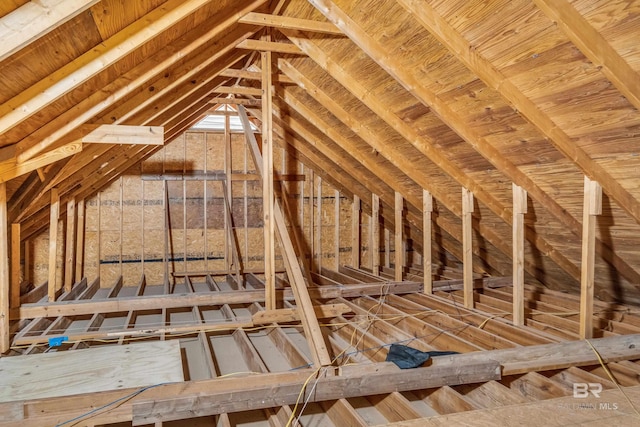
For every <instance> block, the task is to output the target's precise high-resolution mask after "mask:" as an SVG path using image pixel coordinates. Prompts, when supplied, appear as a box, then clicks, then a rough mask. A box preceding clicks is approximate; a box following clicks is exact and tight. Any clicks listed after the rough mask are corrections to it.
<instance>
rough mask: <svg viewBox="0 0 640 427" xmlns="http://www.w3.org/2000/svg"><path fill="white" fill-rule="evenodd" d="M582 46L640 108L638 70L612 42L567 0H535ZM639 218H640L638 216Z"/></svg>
mask: <svg viewBox="0 0 640 427" xmlns="http://www.w3.org/2000/svg"><path fill="white" fill-rule="evenodd" d="M533 2H534V3H535V4H536V6H538V8H539V9H540V10H541V11H542V12H544V13H545V14H546V15H547V16H548V17H549V18H550V19H552V20H553V21H554V22H555V23H556V24H557V25H558V26H559V27H560V29H562V31H563V32H564V33H565V34H566V35H567V37H569V39H570V40H571V41H572V42H573V44H575V45H576V46H577V47H578V49H580V51H581V52H582V53H583V54H584V55H585V56H586V57H587V58H589V60H590V61H591V62H593V63H594V64H595V65H597V66H599V67H602V68H601V70H602V73H603V74H604V75H605V76H607V78H608V79H609V80H610V81H611V83H613V84H614V85H615V87H616V88H618V90H619V91H620V93H622V94H623V95H624V96H625V97H626V98H627V99H628V100H629V102H630V103H631V104H633V105H634V106H635V107H636V108H637V109H638V110H640V84H638V79H639V76H638V73H636V72H635V71H634V70H633V68H632V67H631V65H630V64H629V62H628V61H627V60H625V59H624V58H623V57H622V56H621V55H620V54H619V53H618V52H617V51H616V50H615V49H614V48H613V46H611V44H610V43H609V42H608V41H607V40H606V39H605V38H604V37H603V36H602V35H601V34H600V33H599V32H598V30H597V29H595V28H594V27H593V26H592V25H591V23H589V21H587V20H586V19H585V18H584V17H583V16H582V15H581V14H580V13H579V12H578V11H577V10H576V8H575V7H574V6H573V5H572V4H571V3H570V2H568V1H566V0H558V1H556V0H553V1H550V0H533ZM636 220H637V218H636Z"/></svg>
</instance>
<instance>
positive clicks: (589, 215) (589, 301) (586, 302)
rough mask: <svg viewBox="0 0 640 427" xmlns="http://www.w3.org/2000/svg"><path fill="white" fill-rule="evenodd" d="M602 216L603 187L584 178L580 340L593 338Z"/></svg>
mask: <svg viewBox="0 0 640 427" xmlns="http://www.w3.org/2000/svg"><path fill="white" fill-rule="evenodd" d="M601 214H602V187H601V186H600V184H599V183H598V182H596V181H592V180H590V179H589V178H588V177H586V176H585V177H584V201H583V213H582V223H583V225H582V227H583V231H582V262H581V271H582V274H581V276H580V338H581V339H584V338H592V337H593V293H594V292H593V291H594V282H595V277H594V273H595V242H596V217H597V216H598V215H601Z"/></svg>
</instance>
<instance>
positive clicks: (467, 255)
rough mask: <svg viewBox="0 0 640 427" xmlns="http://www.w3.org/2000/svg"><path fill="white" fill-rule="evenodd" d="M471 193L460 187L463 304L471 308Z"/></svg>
mask: <svg viewBox="0 0 640 427" xmlns="http://www.w3.org/2000/svg"><path fill="white" fill-rule="evenodd" d="M473 204H474V203H473V193H472V192H471V191H469V190H467V189H466V188H464V187H462V251H463V258H462V264H463V266H462V268H463V280H464V306H465V307H466V308H473V223H472V222H473V217H472V214H473Z"/></svg>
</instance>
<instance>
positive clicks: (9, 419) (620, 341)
mask: <svg viewBox="0 0 640 427" xmlns="http://www.w3.org/2000/svg"><path fill="white" fill-rule="evenodd" d="M639 339H640V336H639V335H623V336H615V337H608V338H599V339H593V340H591V344H593V346H594V347H595V348H596V349H597V351H598V353H599V354H600V355H601V356H602V358H603V360H604V361H605V363H611V362H615V361H621V360H635V359H638V358H640V346H638V345H637V342H638V340H639ZM492 361H495V363H497V364H499V365H502V371H503V372H502V375H509V374H508V373H517V372H527V371H526V369H531V370H538V371H545V370H554V369H561V368H562V367H569V366H589V365H597V364H599V361H598V358H597V355H596V354H595V352H594V351H593V350H592V349H591V347H590V346H589V344H587V342H586V341H575V342H562V343H554V344H544V345H537V346H530V347H518V348H511V349H505V350H492V351H482V352H471V353H465V354H459V355H452V356H442V357H435V358H432V359H431V362H432V365H430V366H428V367H422V368H417V369H410V370H405V371H401V370H400V369H398V368H396V367H395V365H393V364H391V363H389V362H384V363H374V364H369V365H354V366H346V367H343V368H341V369H340V370H339V371H338V372H335V371H328V372H329V373H337V374H339V376H335V377H321V378H320V379H319V380H318V384H317V385H316V387H315V389H314V391H316V390H320V392H319V393H318V394H316V393H311V387H308V389H307V392H306V393H305V394H304V396H302V400H306V399H309V400H310V401H318V400H320V399H325V400H335V399H337V398H339V396H340V395H341V393H348V394H349V395H352V393H357V394H355V396H366V395H371V394H375V393H380V394H383V393H389V392H393V391H396V390H400V389H401V388H400V387H402V389H405V390H407V389H406V388H404V387H415V390H419V389H425V388H429V387H437V385H434V382H431V381H432V380H433V379H434V378H436V379H438V381H443V380H445V381H447V382H446V383H445V384H442V383H441V385H453V384H461V383H462V382H464V381H476V382H484V381H489V380H490V379H496V378H499V372H496V370H495V368H496V367H497V365H494V364H492ZM479 363H480V364H479ZM525 366H526V367H525ZM327 369H332V368H327ZM485 369H486V371H485ZM523 369H525V370H523ZM314 371H315V369H309V368H303V369H299V370H296V371H291V372H278V373H269V374H262V375H252V376H250V377H246V376H245V377H240V378H223V379H211V380H203V381H186V382H181V383H176V384H166V385H163V386H160V387H156V388H153V389H150V390H147V391H145V392H144V393H142V394H140V393H139V389H138V388H130V389H122V390H116V391H108V392H101V393H85V394H80V395H76V396H68V397H59V398H49V399H37V400H27V401H16V402H9V403H2V404H0V425H2V426H4V425H7V426H9V425H16V424H19V425H20V426H21V427H32V426H33V427H36V426H38V427H39V426H42V425H56V424H60V423H63V422H65V421H67V420H69V419H72V418H76V417H82V415H83V414H86V413H87V412H89V411H91V410H92V409H94V408H96V407H100V406H102V405H106V404H108V403H110V402H114V401H116V400H118V399H121V398H122V397H123V396H128V395H131V394H135V395H134V396H133V397H132V398H131V399H129V400H125V401H123V402H122V404H121V405H118V406H117V407H114V408H112V409H111V410H110V411H105V412H102V413H98V414H93V416H92V418H91V422H92V423H95V424H106V423H114V422H131V421H132V419H134V418H135V421H134V422H135V423H137V424H144V423H153V421H152V419H153V418H158V419H162V420H167V418H164V417H165V416H167V414H172V415H173V416H174V417H180V418H193V417H197V416H200V415H201V414H202V413H203V412H204V411H225V412H240V411H247V410H251V409H261V408H265V407H277V406H281V405H283V404H285V403H286V402H285V401H284V400H280V398H282V397H283V396H288V397H287V399H289V398H291V397H290V396H289V393H290V392H291V391H292V390H295V396H294V397H293V399H294V400H293V402H292V403H295V401H296V400H297V398H298V396H297V395H298V393H299V392H300V389H301V387H302V385H303V384H304V382H305V381H306V380H307V379H308V378H309V377H310V375H312V374H313V373H314ZM480 371H484V372H485V373H487V374H488V375H490V378H489V379H486V378H476V379H472V376H473V375H475V374H474V373H477V374H480V373H481V372H480ZM447 372H448V373H452V372H455V373H456V375H455V377H456V378H458V379H457V380H455V379H454V380H453V382H449V379H448V378H447ZM496 374H497V375H496ZM414 375H415V378H413V376H414ZM478 376H479V375H478ZM331 378H340V380H335V379H331ZM423 378H424V381H423ZM327 380H330V381H328V382H327ZM405 380H406V381H407V382H406V384H407V385H406V386H402V385H401V384H400V385H398V383H403V384H404V382H405ZM361 381H362V382H361ZM321 382H322V386H320V383H321ZM356 384H357V386H356ZM319 387H320V388H319ZM381 387H382V388H381ZM387 387H388V388H387ZM396 387H398V388H397V389H396ZM356 390H357V391H356ZM225 393H227V395H226V397H225V395H224V394H225ZM228 393H233V396H229V395H228ZM199 397H201V398H202V400H199ZM216 398H217V399H219V400H214V399H216ZM212 401H213V403H212ZM191 410H194V411H195V412H191Z"/></svg>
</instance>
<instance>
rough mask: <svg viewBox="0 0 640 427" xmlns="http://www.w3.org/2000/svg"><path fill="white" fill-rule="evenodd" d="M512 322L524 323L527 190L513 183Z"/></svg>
mask: <svg viewBox="0 0 640 427" xmlns="http://www.w3.org/2000/svg"><path fill="white" fill-rule="evenodd" d="M512 192H513V226H512V228H513V233H512V242H513V258H512V260H513V324H514V325H516V326H523V325H524V320H525V317H524V214H526V213H527V191H526V190H525V189H523V188H522V187H520V186H518V185H516V184H513V185H512Z"/></svg>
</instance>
